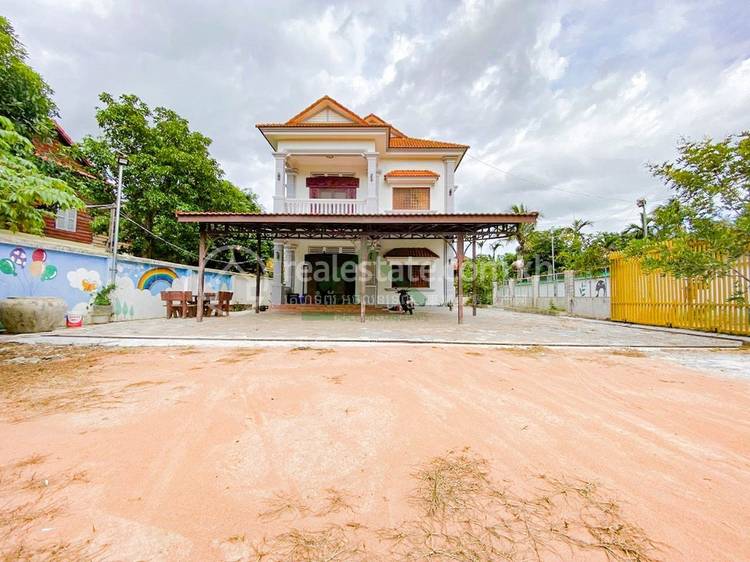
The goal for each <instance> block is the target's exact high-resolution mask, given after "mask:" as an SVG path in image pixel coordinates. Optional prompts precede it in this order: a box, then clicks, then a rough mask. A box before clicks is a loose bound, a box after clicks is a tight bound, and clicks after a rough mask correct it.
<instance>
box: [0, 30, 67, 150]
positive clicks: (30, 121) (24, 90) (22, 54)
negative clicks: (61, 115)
mask: <svg viewBox="0 0 750 562" xmlns="http://www.w3.org/2000/svg"><path fill="white" fill-rule="evenodd" d="M26 59H27V53H26V49H24V47H23V45H22V44H21V42H20V41H19V39H18V37H17V36H16V34H15V32H14V31H13V27H12V26H11V24H10V22H9V21H8V20H7V19H6V18H4V17H2V16H0V115H1V116H4V117H7V118H8V119H10V120H11V121H12V122H13V124H14V125H15V127H16V131H18V132H19V133H20V134H21V135H23V136H25V137H28V138H47V137H49V135H50V133H51V132H52V127H51V123H50V118H51V117H54V116H55V115H57V107H56V106H55V102H54V101H52V89H51V88H50V87H49V86H48V85H47V83H46V82H45V81H44V79H43V78H42V77H41V76H40V75H39V74H38V73H36V72H35V71H34V70H33V69H32V68H31V67H30V66H29V65H28V64H26Z"/></svg>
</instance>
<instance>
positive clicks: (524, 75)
mask: <svg viewBox="0 0 750 562" xmlns="http://www.w3.org/2000/svg"><path fill="white" fill-rule="evenodd" d="M113 6H114V4H112V3H111V2H101V3H98V4H93V3H92V4H90V5H89V4H86V0H76V2H50V1H46V2H41V1H39V0H9V1H7V2H6V3H5V5H4V14H5V15H7V16H8V17H9V18H10V19H11V21H12V22H13V24H14V25H15V26H16V29H17V31H18V33H19V34H20V36H21V39H22V40H23V42H24V44H25V45H26V46H27V47H28V50H29V52H30V56H31V63H32V65H34V66H35V67H36V68H37V69H38V70H39V71H40V72H41V73H42V74H43V75H44V76H45V78H46V79H47V80H48V82H49V83H50V84H51V85H52V87H53V88H54V89H55V90H56V95H55V99H56V101H57V103H58V106H59V107H60V109H61V114H62V122H63V125H64V126H65V127H66V128H67V129H68V130H69V132H70V133H71V134H72V135H73V136H74V137H75V138H80V137H81V136H82V135H83V134H85V133H95V132H96V123H95V120H94V107H95V106H96V105H97V95H98V94H99V93H100V92H101V91H104V90H106V91H110V92H112V93H114V94H119V93H122V92H128V93H130V92H133V93H137V94H139V95H140V96H142V97H143V98H144V99H145V101H147V102H148V103H149V104H151V105H165V106H168V107H172V108H174V109H175V110H176V111H178V112H179V113H180V114H182V115H184V116H185V117H186V118H187V119H188V120H189V121H190V123H191V125H192V126H193V127H194V128H195V129H197V130H200V131H202V132H204V133H206V134H207V135H208V136H210V137H211V138H213V139H214V144H213V145H212V147H211V149H212V153H213V154H214V155H215V156H216V157H217V159H218V160H219V161H220V162H221V164H222V166H223V168H224V170H225V171H226V172H227V176H228V178H229V179H231V180H232V181H234V182H235V183H237V184H239V185H240V186H242V187H246V188H250V189H252V190H254V191H256V192H257V193H259V194H260V197H261V201H262V202H263V203H264V204H265V206H266V208H269V207H270V204H271V197H272V191H273V185H272V177H273V161H272V158H271V155H270V147H269V146H268V144H267V143H266V141H265V140H264V139H263V138H262V137H261V135H259V134H258V132H257V130H255V128H254V127H253V124H254V123H257V122H261V121H275V120H283V119H286V118H288V117H290V116H291V115H294V114H295V113H297V112H298V111H299V110H300V109H301V108H303V107H305V106H306V105H307V104H309V103H310V102H311V101H313V100H314V99H316V98H317V97H319V96H321V95H323V94H329V95H331V96H333V97H335V98H337V99H339V101H341V102H342V103H344V104H345V105H347V106H348V107H351V108H352V109H353V110H355V111H358V112H361V113H363V114H364V113H369V112H375V113H377V114H378V115H380V116H381V117H383V118H384V119H387V120H389V121H391V122H392V123H394V124H395V125H396V126H397V127H399V129H401V130H403V131H404V132H406V133H409V134H412V135H414V136H435V137H436V138H442V139H443V140H453V141H457V142H465V143H467V144H470V145H471V146H472V149H471V150H470V152H469V154H470V155H474V156H476V157H478V158H481V159H482V160H485V161H487V162H489V163H492V164H494V165H495V166H497V167H499V168H501V169H503V170H506V171H508V172H510V175H509V174H506V173H503V172H499V171H497V170H494V169H491V168H489V167H487V166H485V165H483V164H480V163H479V162H478V161H476V160H473V159H472V158H470V157H469V158H466V159H464V161H463V163H462V164H461V167H460V169H459V171H458V175H457V182H458V183H459V184H460V185H461V189H460V190H459V191H458V207H459V209H460V210H474V209H478V208H480V207H481V208H484V209H486V208H495V209H505V208H506V207H508V206H509V205H510V204H512V203H516V202H524V203H526V204H527V205H529V206H531V207H534V208H537V209H539V210H541V211H542V212H543V213H544V217H545V218H544V220H545V221H553V222H557V223H564V222H566V221H569V220H571V219H572V218H573V217H580V218H593V219H595V220H596V221H597V224H596V226H597V227H598V228H619V227H621V226H622V225H624V224H625V223H627V222H630V221H631V220H632V216H633V215H634V213H635V212H636V209H635V207H634V205H633V203H632V202H633V201H634V200H635V199H636V198H637V197H640V196H643V195H645V196H647V198H649V200H650V201H651V200H656V199H659V198H663V197H665V196H666V195H667V191H666V190H665V188H664V187H663V186H662V185H661V184H660V183H659V182H657V181H656V180H655V179H653V178H652V177H650V176H649V174H648V172H647V171H646V169H645V167H644V164H645V163H646V162H649V161H661V160H664V159H668V158H673V157H674V147H675V144H676V143H677V141H678V140H679V139H680V137H682V136H688V137H694V138H701V137H703V136H704V135H710V136H715V137H721V136H724V135H726V134H729V133H732V132H736V131H739V130H742V129H743V128H747V108H748V107H750V59H748V57H747V53H748V52H750V28H749V27H748V26H747V25H746V22H747V21H749V20H750V3H748V2H709V3H704V2H692V1H676V0H675V1H672V0H664V1H659V2H655V3H646V4H636V5H631V4H628V5H627V6H626V5H625V4H623V3H621V2H614V1H613V0H604V1H600V0H560V1H559V2H555V3H540V2H528V1H525V0H502V1H492V0H464V1H462V2H461V3H458V4H456V3H448V2H445V3H442V2H429V1H427V0H421V1H418V2H403V1H401V0H381V1H379V2H378V3H374V4H370V3H344V2H329V3H326V4H320V3H314V2H304V1H301V0H285V1H283V2H273V3H271V2H269V3H265V4H264V9H263V10H258V9H257V8H256V7H254V6H252V5H250V4H249V3H241V2H230V3H224V4H222V5H221V6H214V7H212V9H211V10H206V9H205V6H204V5H203V4H197V3H191V2H182V1H177V0H162V1H160V2H158V3H156V2H150V1H149V2H147V1H146V0H133V1H132V2H129V3H127V5H123V6H122V7H120V5H119V4H118V5H117V6H118V9H117V11H116V12H117V13H115V11H113V9H112V7H113ZM92 46H95V47H96V48H92ZM520 178H523V179H520Z"/></svg>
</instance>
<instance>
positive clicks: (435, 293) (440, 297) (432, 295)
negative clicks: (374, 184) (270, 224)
mask: <svg viewBox="0 0 750 562" xmlns="http://www.w3.org/2000/svg"><path fill="white" fill-rule="evenodd" d="M294 244H296V247H295V263H294V270H295V272H296V275H295V280H294V291H293V292H294V293H296V294H302V293H303V279H302V264H303V263H304V261H305V255H306V254H307V253H309V250H310V247H311V246H314V247H321V246H323V247H325V248H326V251H327V252H330V253H337V252H338V248H339V247H344V248H354V253H355V255H358V243H357V242H356V241H352V240H295V241H294ZM443 247H444V242H443V241H442V240H382V241H381V243H380V249H379V251H378V255H379V258H378V261H379V267H380V269H381V275H380V278H379V279H378V281H377V302H378V304H382V305H385V304H395V303H396V302H397V300H398V298H397V296H396V293H395V292H394V291H393V290H392V287H391V284H390V279H389V278H388V276H387V275H386V273H387V272H390V261H389V260H386V259H385V258H384V257H383V255H385V254H386V253H387V252H388V251H389V250H392V249H393V248H429V249H430V250H432V251H433V252H435V253H436V254H437V255H438V258H437V259H427V258H414V259H413V260H412V261H404V260H401V261H399V262H396V261H394V262H393V263H413V264H414V265H418V264H422V263H428V264H429V265H430V276H431V279H430V287H429V288H419V289H412V292H420V293H422V294H423V295H424V297H425V299H426V305H427V306H438V305H442V304H445V303H446V297H445V295H446V293H447V295H448V296H447V301H452V300H453V278H452V269H451V268H450V266H448V267H446V260H445V259H444V255H443ZM449 257H451V255H450V254H449ZM407 260H408V258H407ZM287 265H288V264H287ZM446 272H448V273H449V276H448V277H446ZM368 289H370V287H369V286H368ZM367 294H371V289H370V290H368V293H367Z"/></svg>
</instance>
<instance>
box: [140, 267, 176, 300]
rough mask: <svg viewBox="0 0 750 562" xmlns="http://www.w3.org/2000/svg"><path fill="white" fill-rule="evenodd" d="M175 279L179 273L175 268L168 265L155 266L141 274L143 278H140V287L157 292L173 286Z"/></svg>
mask: <svg viewBox="0 0 750 562" xmlns="http://www.w3.org/2000/svg"><path fill="white" fill-rule="evenodd" d="M175 279H177V274H176V273H175V272H174V270H172V269H170V268H168V267H155V268H153V269H149V270H148V271H146V272H144V273H143V275H141V278H140V279H138V288H139V289H142V290H146V291H151V293H153V294H155V293H156V292H158V291H161V290H164V289H166V288H168V287H171V286H172V281H174V280H175Z"/></svg>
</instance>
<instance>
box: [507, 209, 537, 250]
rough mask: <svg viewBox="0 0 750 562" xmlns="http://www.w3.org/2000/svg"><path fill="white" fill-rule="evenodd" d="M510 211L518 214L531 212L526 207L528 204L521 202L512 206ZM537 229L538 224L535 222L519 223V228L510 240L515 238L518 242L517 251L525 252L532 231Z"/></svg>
mask: <svg viewBox="0 0 750 562" xmlns="http://www.w3.org/2000/svg"><path fill="white" fill-rule="evenodd" d="M510 212H511V213H514V214H517V215H525V214H527V213H529V212H530V211H529V209H527V208H526V205H524V204H523V203H519V204H516V205H511V206H510ZM535 229H536V224H534V223H522V224H519V225H518V230H516V232H515V233H513V235H512V236H511V237H510V240H513V241H514V242H516V243H517V244H518V249H517V253H519V254H523V253H524V249H525V246H526V241H527V240H528V238H529V236H531V233H532V232H534V230H535Z"/></svg>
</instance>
